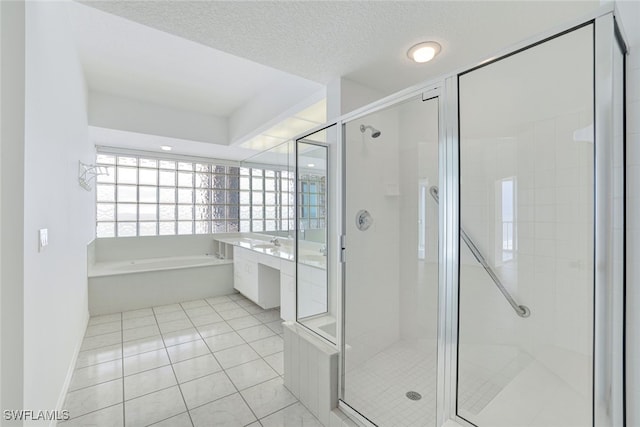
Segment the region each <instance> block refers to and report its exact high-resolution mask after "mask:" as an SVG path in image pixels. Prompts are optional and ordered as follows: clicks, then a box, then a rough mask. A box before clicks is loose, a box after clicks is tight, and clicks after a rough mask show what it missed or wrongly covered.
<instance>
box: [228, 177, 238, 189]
mask: <svg viewBox="0 0 640 427" xmlns="http://www.w3.org/2000/svg"><path fill="white" fill-rule="evenodd" d="M227 188H228V189H230V190H237V189H238V188H240V178H239V177H237V176H228V177H227Z"/></svg>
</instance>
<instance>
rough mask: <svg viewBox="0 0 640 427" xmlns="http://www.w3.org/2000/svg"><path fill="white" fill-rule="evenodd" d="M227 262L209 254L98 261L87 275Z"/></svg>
mask: <svg viewBox="0 0 640 427" xmlns="http://www.w3.org/2000/svg"><path fill="white" fill-rule="evenodd" d="M227 263H229V261H228V260H224V259H218V258H216V257H214V256H211V255H192V256H177V257H170V258H148V259H138V260H132V261H113V262H99V263H96V264H94V265H93V266H92V268H91V270H90V271H89V277H103V276H113V275H117V274H129V273H143V272H147V271H161V270H177V269H182V268H193V267H204V266H209V265H221V264H227Z"/></svg>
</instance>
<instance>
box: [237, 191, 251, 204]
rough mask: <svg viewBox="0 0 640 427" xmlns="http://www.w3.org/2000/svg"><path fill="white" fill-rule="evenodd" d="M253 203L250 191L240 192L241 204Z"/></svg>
mask: <svg viewBox="0 0 640 427" xmlns="http://www.w3.org/2000/svg"><path fill="white" fill-rule="evenodd" d="M250 203H251V193H249V192H248V191H241V192H240V204H241V205H248V204H250Z"/></svg>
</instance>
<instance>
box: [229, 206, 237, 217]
mask: <svg viewBox="0 0 640 427" xmlns="http://www.w3.org/2000/svg"><path fill="white" fill-rule="evenodd" d="M239 215H240V208H238V206H227V218H229V219H233V218H238V217H239Z"/></svg>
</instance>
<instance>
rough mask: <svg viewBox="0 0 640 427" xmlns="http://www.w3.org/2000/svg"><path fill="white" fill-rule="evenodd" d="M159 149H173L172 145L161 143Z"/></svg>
mask: <svg viewBox="0 0 640 427" xmlns="http://www.w3.org/2000/svg"><path fill="white" fill-rule="evenodd" d="M160 149H161V150H162V151H171V150H173V147H172V146H170V145H161V146H160Z"/></svg>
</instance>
